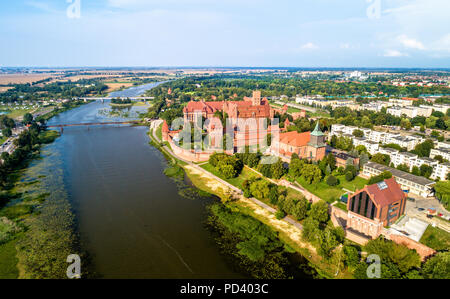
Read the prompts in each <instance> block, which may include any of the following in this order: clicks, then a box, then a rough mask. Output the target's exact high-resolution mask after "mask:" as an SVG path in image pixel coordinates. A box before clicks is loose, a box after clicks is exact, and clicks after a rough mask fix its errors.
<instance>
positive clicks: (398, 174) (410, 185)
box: [362, 162, 436, 198]
mask: <svg viewBox="0 0 450 299" xmlns="http://www.w3.org/2000/svg"><path fill="white" fill-rule="evenodd" d="M385 171H389V172H390V173H392V175H393V176H394V178H395V180H396V181H397V183H398V184H400V186H401V187H402V189H403V190H405V191H407V192H410V193H412V194H416V195H419V196H422V197H425V198H427V197H431V196H433V194H434V191H433V186H434V185H435V184H436V183H435V182H434V181H431V180H429V179H427V178H424V177H421V176H416V175H413V174H410V173H407V172H404V171H401V170H398V169H395V168H391V167H388V166H385V165H381V164H378V163H374V162H368V163H366V164H364V167H363V172H362V175H363V176H365V177H372V176H377V175H379V174H381V173H383V172H385Z"/></svg>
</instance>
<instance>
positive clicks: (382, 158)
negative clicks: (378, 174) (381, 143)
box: [370, 153, 391, 166]
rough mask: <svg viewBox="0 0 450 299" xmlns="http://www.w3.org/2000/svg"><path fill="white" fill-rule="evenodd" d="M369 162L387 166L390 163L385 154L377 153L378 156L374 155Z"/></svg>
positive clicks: (389, 158)
mask: <svg viewBox="0 0 450 299" xmlns="http://www.w3.org/2000/svg"><path fill="white" fill-rule="evenodd" d="M370 161H372V162H375V163H378V164H383V165H386V166H389V163H390V162H391V157H389V156H388V155H385V154H381V153H378V154H375V155H374V156H373V157H372V159H370Z"/></svg>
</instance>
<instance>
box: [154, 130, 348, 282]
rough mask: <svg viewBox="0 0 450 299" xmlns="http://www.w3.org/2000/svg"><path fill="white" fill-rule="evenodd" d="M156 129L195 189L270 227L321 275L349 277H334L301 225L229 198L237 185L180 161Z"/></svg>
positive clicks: (254, 203)
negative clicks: (218, 198) (211, 195)
mask: <svg viewBox="0 0 450 299" xmlns="http://www.w3.org/2000/svg"><path fill="white" fill-rule="evenodd" d="M159 128H160V126H157V127H153V128H151V129H150V132H149V136H150V138H151V140H152V143H153V145H156V147H157V148H158V149H159V150H160V151H161V152H162V153H163V154H164V156H165V157H166V158H167V159H168V161H172V167H174V166H173V165H178V166H179V167H182V168H183V170H184V171H185V173H186V175H187V176H188V178H189V179H190V181H191V182H192V183H193V184H194V185H195V186H196V187H197V188H199V189H200V190H202V191H205V192H208V193H211V194H214V195H216V196H218V197H220V198H222V199H223V200H224V201H227V202H226V203H225V205H226V206H228V207H230V208H231V209H232V210H234V211H237V212H239V213H243V214H245V215H248V216H251V217H253V218H255V219H257V220H258V221H260V222H262V223H264V224H265V225H267V226H269V227H270V228H271V229H272V230H274V231H275V232H277V234H278V237H279V238H280V240H281V241H283V242H284V243H285V244H286V245H288V246H289V247H291V248H293V249H294V250H295V251H296V252H298V253H299V254H300V255H301V256H303V257H304V258H306V259H307V260H308V264H309V266H311V267H313V268H314V269H315V270H316V271H317V273H318V276H320V277H323V278H351V277H352V275H351V274H350V273H348V272H339V274H338V275H337V276H335V273H336V267H335V266H333V265H330V264H328V263H326V262H324V261H323V258H322V257H321V256H319V254H318V253H317V252H316V249H315V248H314V247H313V246H312V245H311V244H309V243H308V242H305V241H304V240H303V239H302V230H301V228H299V227H298V226H296V225H293V224H292V223H290V222H288V221H285V220H279V219H277V218H276V216H275V213H274V211H271V210H269V209H267V208H265V207H264V204H263V203H260V202H258V201H257V200H256V201H253V200H251V199H247V198H245V197H244V196H242V195H235V196H236V197H237V198H236V200H234V201H228V198H229V194H230V192H232V191H237V190H236V189H237V188H236V187H234V186H232V185H230V184H228V183H226V182H224V181H223V180H222V179H219V178H217V177H216V176H215V175H214V174H212V173H209V172H207V171H206V170H205V169H203V168H201V167H199V166H198V165H196V164H194V163H189V162H188V161H183V160H180V159H179V158H177V157H176V156H175V155H173V153H172V152H171V150H170V146H168V145H167V144H166V143H161V142H160V140H158V138H159V136H157V132H158V131H159ZM239 191H240V190H239Z"/></svg>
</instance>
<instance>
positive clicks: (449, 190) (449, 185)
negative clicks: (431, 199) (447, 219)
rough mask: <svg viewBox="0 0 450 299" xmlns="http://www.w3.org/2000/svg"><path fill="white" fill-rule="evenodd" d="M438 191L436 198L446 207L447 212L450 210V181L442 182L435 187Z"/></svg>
mask: <svg viewBox="0 0 450 299" xmlns="http://www.w3.org/2000/svg"><path fill="white" fill-rule="evenodd" d="M434 190H435V191H436V197H437V199H439V201H440V202H441V203H442V204H443V205H444V206H445V208H446V209H447V210H450V181H440V182H437V183H436V185H435V186H434Z"/></svg>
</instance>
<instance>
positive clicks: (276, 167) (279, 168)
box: [271, 159, 286, 180]
mask: <svg viewBox="0 0 450 299" xmlns="http://www.w3.org/2000/svg"><path fill="white" fill-rule="evenodd" d="M271 168H272V178H274V179H276V180H279V179H281V177H283V176H284V175H285V174H286V169H285V168H284V163H283V161H281V159H278V161H277V163H275V164H272V167H271Z"/></svg>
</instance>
